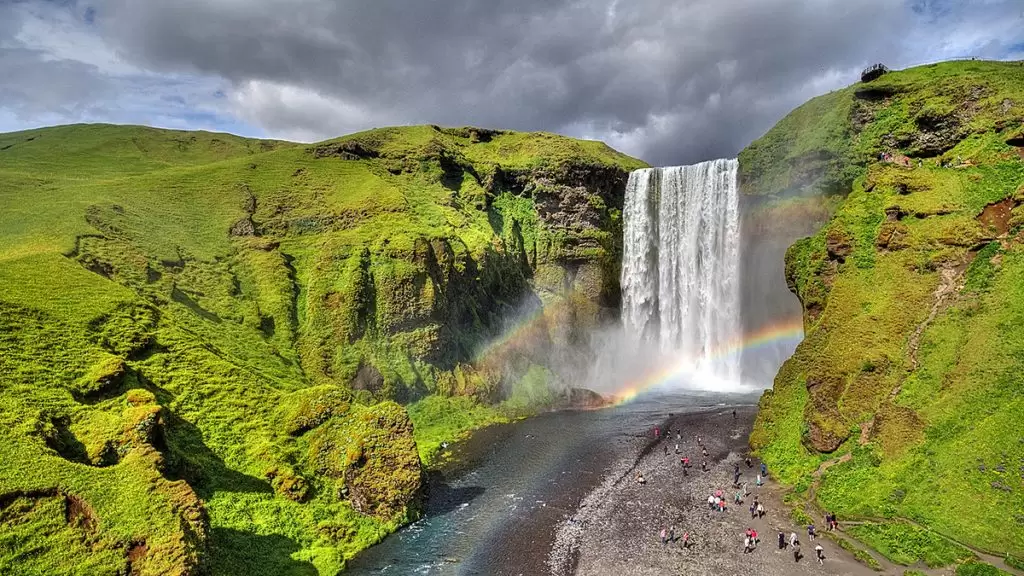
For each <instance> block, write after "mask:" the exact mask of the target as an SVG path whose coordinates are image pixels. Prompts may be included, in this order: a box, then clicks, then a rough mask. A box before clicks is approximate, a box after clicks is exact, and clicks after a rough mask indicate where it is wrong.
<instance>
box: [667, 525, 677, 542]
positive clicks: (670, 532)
mask: <svg viewBox="0 0 1024 576" xmlns="http://www.w3.org/2000/svg"><path fill="white" fill-rule="evenodd" d="M668 541H669V542H675V541H676V527H675V526H673V527H671V528H669V529H668Z"/></svg>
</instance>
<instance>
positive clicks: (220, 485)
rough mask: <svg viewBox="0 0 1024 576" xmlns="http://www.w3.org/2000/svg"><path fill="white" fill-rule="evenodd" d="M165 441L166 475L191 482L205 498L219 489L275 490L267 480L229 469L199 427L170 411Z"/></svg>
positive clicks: (226, 490)
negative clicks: (207, 443) (205, 440)
mask: <svg viewBox="0 0 1024 576" xmlns="http://www.w3.org/2000/svg"><path fill="white" fill-rule="evenodd" d="M164 442H165V445H166V448H167V449H166V450H164V454H165V456H166V458H167V474H166V475H167V476H168V477H169V478H170V479H172V480H184V481H185V482H188V484H189V486H191V487H192V489H193V490H195V491H196V494H198V495H199V497H200V498H202V499H203V500H209V499H210V498H211V497H212V496H213V494H214V492H217V491H223V492H257V493H268V494H269V493H272V492H273V488H271V486H270V483H269V482H267V481H266V480H262V479H260V478H256V477H254V476H249V475H248V474H243V473H241V472H238V471H236V470H232V469H231V468H228V466H227V464H225V463H224V460H223V459H222V458H221V457H220V456H218V455H217V454H216V453H215V452H214V451H213V450H211V449H210V448H209V447H208V446H207V445H206V443H205V442H204V440H203V433H202V431H201V430H199V428H197V427H196V426H195V425H194V424H192V423H191V422H188V421H187V420H184V419H182V418H181V417H180V416H178V415H176V414H174V413H173V412H170V411H169V410H168V411H167V412H166V413H165V427H164Z"/></svg>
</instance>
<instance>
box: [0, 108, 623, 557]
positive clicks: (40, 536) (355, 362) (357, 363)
mask: <svg viewBox="0 0 1024 576" xmlns="http://www.w3.org/2000/svg"><path fill="white" fill-rule="evenodd" d="M351 142H358V143H359V146H361V148H360V147H358V146H357V147H355V148H352V149H357V150H362V151H363V152H366V151H367V150H370V151H371V152H370V153H367V154H366V155H365V156H363V157H359V156H353V155H351V154H348V153H347V152H344V151H343V150H342V149H341V148H339V146H343V145H344V146H352V144H346V143H351ZM325 151H326V152H325ZM346 154H347V155H346ZM641 165H642V163H641V162H639V161H637V160H634V159H631V158H629V157H627V156H624V155H622V154H620V153H618V152H615V151H614V150H611V149H610V148H608V147H607V146H605V145H604V144H601V143H598V142H583V141H576V140H572V139H569V138H564V137H561V136H556V135H551V134H540V133H535V134H519V133H511V132H509V133H498V134H492V135H489V136H488V135H486V134H485V136H484V137H480V134H479V133H477V134H476V135H474V134H473V133H472V132H471V131H470V130H469V129H441V128H436V127H430V126H422V127H408V128H398V129H384V130H377V131H371V132H367V133H362V134H357V135H352V136H349V137H344V138H341V139H338V140H334V141H330V142H327V143H321V144H316V145H311V146H307V145H297V144H291V143H284V142H271V141H258V140H250V139H244V138H238V137H235V136H231V135H226V134H209V133H203V132H187V133H186V132H175V131H168V130H157V129H151V128H144V127H134V126H108V125H76V126H63V127H57V128H47V129H40V130H32V131H26V132H17V133H10V134H0V428H2V429H0V462H3V464H2V466H0V532H2V533H3V535H2V536H0V572H2V571H5V570H7V569H8V567H9V566H15V567H16V568H17V571H18V572H19V573H21V572H25V573H36V574H54V573H69V571H70V570H78V572H77V573H83V574H84V573H90V574H92V573H96V574H104V573H105V574H114V573H124V572H126V571H127V569H128V566H127V563H128V554H129V550H130V549H132V547H133V546H135V547H136V548H137V547H138V545H140V544H141V543H144V544H145V545H146V546H147V547H148V553H147V554H146V555H144V557H141V558H137V559H136V560H135V561H134V562H133V563H132V566H131V571H132V573H133V574H164V573H193V572H195V571H196V570H197V567H198V566H199V565H200V564H202V565H203V566H206V567H207V568H208V569H209V571H210V572H211V573H212V574H239V573H246V574H257V575H260V574H266V575H271V574H273V575H278V574H296V575H297V574H316V573H319V574H335V573H337V572H338V571H339V570H341V569H342V568H343V567H344V564H345V562H346V560H347V559H349V558H351V557H352V556H353V555H354V554H356V553H357V552H358V551H359V550H361V549H363V548H365V547H367V546H369V545H372V544H373V543H375V542H377V541H379V540H380V539H381V538H383V537H384V536H385V535H387V534H388V533H390V532H392V531H394V530H395V529H397V527H398V526H399V525H401V524H402V523H404V522H406V521H408V520H410V519H411V518H414V517H415V516H416V514H417V511H416V509H415V506H414V499H413V493H414V492H415V491H416V489H417V488H418V487H419V482H420V465H421V462H420V458H421V457H422V458H423V461H424V462H430V461H431V460H432V459H433V458H434V457H435V455H436V453H437V446H438V445H439V444H440V442H441V441H445V440H448V441H451V440H454V439H457V438H459V437H461V436H462V435H463V434H464V433H465V432H466V431H467V430H471V429H473V428H476V427H479V426H483V425H486V424H489V423H494V422H501V421H505V420H506V419H507V418H509V417H511V416H512V415H516V414H518V412H517V410H519V411H528V410H529V409H531V406H530V402H532V401H533V400H535V398H533V396H530V394H528V392H529V391H530V390H532V389H533V387H534V384H535V382H534V381H533V380H531V379H528V381H527V382H525V383H523V384H519V383H518V380H519V378H520V377H521V376H522V375H521V374H507V373H503V372H501V371H500V370H497V371H490V370H487V371H485V370H480V369H477V367H476V366H474V365H473V364H472V362H473V361H475V360H477V358H475V356H476V352H477V351H478V350H479V349H481V348H482V347H483V343H484V342H486V341H487V340H489V339H491V338H494V337H496V336H497V335H498V333H499V332H500V330H501V328H502V319H503V316H504V315H505V314H507V313H510V312H512V311H513V310H515V308H516V307H517V306H518V305H519V304H520V302H521V301H522V299H523V298H524V297H525V296H527V295H528V294H529V293H530V291H531V290H532V287H531V278H532V277H533V275H534V271H535V270H536V269H538V268H539V267H544V269H545V270H549V269H550V268H551V267H558V266H560V264H559V262H560V260H559V258H562V257H563V256H564V251H563V252H560V251H559V250H560V248H559V246H557V245H555V243H554V241H553V240H552V239H553V238H556V237H557V238H559V239H560V241H563V242H568V241H571V240H574V239H576V238H582V239H587V240H590V239H592V238H599V240H600V244H599V245H600V246H601V247H600V248H599V249H596V252H595V253H594V254H592V255H591V256H593V257H594V258H595V259H602V258H603V259H607V258H612V259H614V258H616V257H617V256H615V252H614V251H615V250H617V249H618V248H617V246H616V244H615V242H614V241H612V240H610V239H609V238H605V237H604V236H601V235H600V234H598V233H597V232H595V231H593V230H588V229H579V230H575V229H574V230H559V231H558V233H557V234H555V233H553V232H552V230H551V227H552V223H551V222H544V221H542V219H541V218H540V217H539V216H538V210H537V206H536V204H535V202H534V194H535V193H536V192H537V190H539V187H540V186H546V187H547V188H545V189H544V191H545V192H546V193H554V194H561V193H563V192H564V191H565V190H566V189H567V187H571V186H575V185H576V184H577V181H576V180H574V179H576V178H580V177H581V175H594V176H595V178H597V179H598V180H600V179H604V180H605V181H607V182H608V183H609V184H608V185H607V186H606V187H605V188H602V189H594V190H591V191H590V198H589V200H588V202H589V203H590V205H591V206H592V207H593V208H594V210H596V211H597V213H598V214H599V215H600V217H601V218H602V219H603V220H605V221H609V222H610V221H611V219H612V213H613V212H614V211H615V210H617V206H618V207H621V201H622V200H621V197H616V194H617V193H621V190H620V189H619V188H617V186H618V184H616V183H621V182H622V181H624V178H625V173H626V171H628V170H629V169H632V168H635V167H639V166H641ZM616 190H619V192H616ZM232 230H235V231H236V234H232V232H231V231H232ZM251 232H255V233H256V234H255V235H250V234H251ZM239 234H240V235H239ZM609 254H610V255H611V256H609ZM503 390H514V391H517V392H516V394H514V395H513V396H514V397H513V400H512V403H510V404H509V405H508V406H507V407H502V408H496V407H494V406H493V405H492V404H493V403H496V402H498V401H500V400H502V399H503ZM392 399H396V400H400V401H402V402H411V403H412V404H411V405H410V407H409V411H408V413H407V412H406V410H405V409H404V408H402V407H400V406H399V405H397V404H394V403H392V402H389V401H388V400H392ZM512 404H515V406H513V405H512ZM410 417H411V419H410ZM73 501H74V502H78V501H81V502H84V503H85V505H86V506H87V509H88V510H89V511H90V512H89V513H88V514H86V515H85V516H83V517H85V518H87V521H86V522H85V524H75V523H71V524H69V523H68V522H67V521H66V520H67V519H66V518H65V517H64V516H63V510H64V509H65V507H66V506H68V505H69V504H68V503H69V502H73ZM58 512H59V513H58ZM86 524H87V525H86ZM136 554H137V551H136ZM69 567H74V568H69Z"/></svg>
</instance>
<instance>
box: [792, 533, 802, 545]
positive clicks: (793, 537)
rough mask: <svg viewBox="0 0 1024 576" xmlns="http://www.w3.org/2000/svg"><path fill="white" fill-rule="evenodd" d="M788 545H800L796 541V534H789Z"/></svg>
mask: <svg viewBox="0 0 1024 576" xmlns="http://www.w3.org/2000/svg"><path fill="white" fill-rule="evenodd" d="M789 545H790V546H794V547H796V546H799V545H800V541H799V540H797V539H796V532H790V533H789Z"/></svg>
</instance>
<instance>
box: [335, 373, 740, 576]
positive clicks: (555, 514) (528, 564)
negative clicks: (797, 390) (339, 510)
mask: <svg viewBox="0 0 1024 576" xmlns="http://www.w3.org/2000/svg"><path fill="white" fill-rule="evenodd" d="M759 396H760V391H756V392H750V393H742V394H735V393H734V394H723V393H717V392H701V391H687V392H674V393H671V394H660V395H651V396H647V397H643V398H640V399H637V400H634V401H632V402H630V403H627V404H624V405H621V406H617V407H614V408H608V409H604V410H594V411H566V412H556V413H550V414H543V415H540V416H536V417H533V418H528V419H525V420H521V421H519V422H515V423H512V424H505V425H499V426H493V427H490V428H486V429H484V430H481V431H478V432H476V433H475V434H474V435H473V436H472V437H471V438H470V439H469V440H467V441H465V442H462V443H459V445H458V446H456V447H455V448H454V450H455V452H454V454H453V456H454V458H453V460H454V461H455V462H456V463H457V464H456V465H454V466H452V467H450V468H449V469H447V470H446V471H445V472H441V473H434V474H432V475H431V477H430V479H429V481H428V486H429V490H428V497H427V503H426V513H425V515H424V517H423V518H421V519H420V520H418V521H416V522H414V523H412V524H410V525H409V526H406V527H405V528H403V529H402V530H400V531H399V532H397V533H396V534H393V535H391V536H389V537H387V538H386V539H385V540H384V541H383V542H381V543H380V544H378V545H377V546H374V547H372V548H370V549H369V550H366V551H365V552H363V553H362V554H360V555H359V556H357V557H356V558H354V559H353V560H351V561H350V562H349V564H348V568H347V570H346V573H347V574H355V575H377V574H389V575H390V574H393V575H402V576H404V575H412V574H421V575H431V576H433V575H450V574H451V575H489V576H490V575H495V576H497V575H505V574H508V575H518V574H530V575H533V574H540V573H546V569H545V565H544V562H545V560H546V559H547V555H548V551H549V549H550V546H551V538H552V533H553V530H554V528H555V526H556V525H557V524H558V523H559V522H560V521H561V520H562V519H564V518H565V517H566V516H568V515H571V514H572V513H573V512H574V510H575V508H576V506H577V505H578V503H579V501H580V500H581V499H582V498H583V496H585V495H586V494H587V493H588V492H589V491H590V490H592V489H593V488H594V487H596V486H597V485H598V484H599V483H600V482H601V480H602V478H603V476H604V475H605V474H606V473H607V472H608V471H609V470H610V469H611V467H612V465H613V464H614V463H615V462H616V461H617V460H618V459H619V458H623V457H632V455H634V454H635V451H636V449H637V447H638V446H639V445H640V444H642V439H643V437H644V436H645V435H646V436H649V435H650V434H651V430H652V428H653V427H654V426H656V425H659V424H661V423H662V422H663V421H664V420H665V419H666V417H668V415H669V414H670V413H675V414H685V413H687V412H696V411H706V410H713V409H718V408H720V409H722V410H728V409H730V407H731V406H741V405H742V406H749V405H753V404H756V403H757V400H758V397H759Z"/></svg>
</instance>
